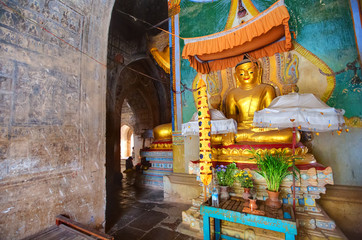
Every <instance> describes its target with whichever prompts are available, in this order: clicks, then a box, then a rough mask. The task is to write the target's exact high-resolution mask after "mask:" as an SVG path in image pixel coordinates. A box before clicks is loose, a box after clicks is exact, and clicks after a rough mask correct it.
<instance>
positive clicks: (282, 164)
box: [250, 149, 299, 192]
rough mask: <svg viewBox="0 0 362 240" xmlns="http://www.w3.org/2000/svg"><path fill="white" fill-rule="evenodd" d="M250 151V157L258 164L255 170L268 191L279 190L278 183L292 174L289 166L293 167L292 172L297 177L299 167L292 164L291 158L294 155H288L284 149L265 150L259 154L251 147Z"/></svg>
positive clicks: (293, 157)
mask: <svg viewBox="0 0 362 240" xmlns="http://www.w3.org/2000/svg"><path fill="white" fill-rule="evenodd" d="M250 152H251V153H252V154H253V157H252V158H251V159H255V160H256V164H257V166H258V170H257V171H256V172H257V173H258V174H260V175H261V176H262V177H264V179H265V181H266V184H267V188H268V190H269V191H272V192H278V191H279V187H280V184H281V183H282V181H283V180H284V178H285V177H286V176H288V175H290V174H292V172H291V171H289V168H290V167H293V168H294V170H295V171H294V172H293V174H294V176H295V177H297V175H296V172H298V173H299V169H298V168H296V167H295V165H293V159H296V158H295V156H292V155H289V156H288V155H287V154H286V152H285V151H277V152H275V153H273V154H272V153H270V152H269V151H265V152H264V153H263V154H261V153H260V152H257V151H255V150H254V149H252V150H250Z"/></svg>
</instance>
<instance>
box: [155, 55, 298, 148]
mask: <svg viewBox="0 0 362 240" xmlns="http://www.w3.org/2000/svg"><path fill="white" fill-rule="evenodd" d="M261 76H262V74H261V68H260V66H259V65H258V64H257V62H252V61H250V60H248V59H246V60H243V61H242V62H241V63H239V64H238V65H237V66H236V67H235V74H234V77H235V79H236V82H237V87H236V88H234V89H232V90H231V91H230V92H229V93H228V94H227V96H226V117H227V118H233V119H235V120H236V122H237V124H238V127H237V133H228V134H217V135H212V137H211V143H212V145H220V144H222V145H224V146H228V145H232V144H248V145H250V144H251V143H258V144H260V143H265V144H270V143H292V141H293V133H292V129H283V130H278V129H274V128H258V127H254V126H253V125H252V124H253V118H254V112H256V111H259V110H262V109H264V108H266V107H268V106H269V104H270V103H271V101H272V100H273V99H274V98H275V97H276V93H275V89H274V87H273V86H271V85H269V84H265V83H262V82H261ZM215 111H218V110H215ZM211 119H213V118H212V116H211ZM171 127H172V126H171V123H169V124H163V125H159V126H157V127H156V128H154V129H153V134H154V140H155V141H156V142H160V141H161V142H163V141H170V140H171V139H172V130H171ZM299 139H300V134H299V132H297V142H299Z"/></svg>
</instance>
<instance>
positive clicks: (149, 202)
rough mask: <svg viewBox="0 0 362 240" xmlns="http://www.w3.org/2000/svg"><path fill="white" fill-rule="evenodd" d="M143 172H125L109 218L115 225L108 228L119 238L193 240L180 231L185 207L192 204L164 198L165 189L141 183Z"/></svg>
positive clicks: (113, 199) (115, 192)
mask: <svg viewBox="0 0 362 240" xmlns="http://www.w3.org/2000/svg"><path fill="white" fill-rule="evenodd" d="M140 178H141V175H140V174H139V173H136V172H132V173H128V174H124V178H123V180H122V181H121V184H120V185H119V186H117V187H115V188H114V189H113V191H114V192H113V194H112V195H113V197H112V199H107V201H112V203H111V205H110V206H111V209H107V213H108V214H107V221H111V222H112V225H111V226H112V227H111V229H109V230H108V231H107V234H110V235H112V236H114V237H115V239H116V240H117V239H127V240H133V239H135V240H137V239H142V240H152V239H157V240H160V239H162V240H168V239H170V240H186V239H187V240H193V239H195V238H192V237H190V236H187V235H184V234H181V233H178V232H176V228H177V226H178V225H179V224H180V223H181V222H182V215H181V214H182V211H184V210H187V209H189V208H190V204H182V203H173V202H164V199H163V190H160V189H153V188H147V187H145V186H142V185H141V184H140V182H141V179H140Z"/></svg>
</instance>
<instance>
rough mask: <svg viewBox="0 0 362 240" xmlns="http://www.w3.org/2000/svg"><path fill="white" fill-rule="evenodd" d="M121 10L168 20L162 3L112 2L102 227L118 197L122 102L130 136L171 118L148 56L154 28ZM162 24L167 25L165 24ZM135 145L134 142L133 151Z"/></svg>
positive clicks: (156, 70) (165, 89) (152, 0)
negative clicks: (127, 110)
mask: <svg viewBox="0 0 362 240" xmlns="http://www.w3.org/2000/svg"><path fill="white" fill-rule="evenodd" d="M160 9H163V10H160ZM156 12H157V14H155V13H156ZM124 13H127V14H129V15H132V16H135V17H136V18H139V19H142V20H144V21H146V22H149V23H152V24H157V23H158V22H161V21H162V20H164V19H167V2H166V1H161V0H140V1H138V2H137V4H135V3H134V1H132V0H123V1H121V0H119V1H116V2H115V4H114V8H113V12H112V18H111V21H110V27H109V37H108V39H109V41H108V57H107V59H108V64H107V65H108V69H107V95H106V98H107V100H106V108H107V114H106V115H107V119H106V128H107V131H106V132H107V134H106V136H107V138H106V183H107V186H106V188H107V206H106V229H109V228H110V227H111V225H112V212H114V209H111V208H112V206H114V205H112V204H113V201H117V199H116V198H114V196H113V195H114V189H116V188H117V184H119V183H120V159H121V154H120V152H121V150H120V142H121V138H122V133H121V126H122V124H121V122H122V121H123V120H124V114H123V112H122V105H123V104H124V103H125V102H127V104H129V106H130V108H131V109H132V111H133V113H134V119H133V122H131V123H129V124H127V125H128V126H132V130H133V134H134V136H135V137H134V138H135V139H138V138H140V137H141V134H142V132H143V131H144V130H145V129H152V128H153V127H154V126H156V125H158V124H161V123H165V122H170V121H171V119H170V118H171V117H170V115H171V114H167V112H168V111H166V109H167V107H168V106H169V99H170V91H169V82H168V81H166V80H165V79H164V81H163V82H161V81H155V80H154V79H156V80H157V79H161V77H160V72H159V71H160V68H158V67H157V66H156V64H155V62H154V61H153V60H152V59H151V58H150V57H149V55H148V49H147V38H148V35H150V34H151V35H152V34H154V30H152V29H151V30H150V29H149V26H145V25H144V24H143V23H141V22H140V21H134V19H133V18H130V17H129V16H128V15H127V14H124ZM164 28H165V29H167V23H166V25H165V26H164ZM140 147H141V146H140V145H137V141H135V152H136V155H137V152H139V149H140ZM136 161H137V159H136Z"/></svg>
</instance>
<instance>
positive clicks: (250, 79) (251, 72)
mask: <svg viewBox="0 0 362 240" xmlns="http://www.w3.org/2000/svg"><path fill="white" fill-rule="evenodd" d="M258 74H259V73H258V68H257V66H256V64H253V63H252V62H248V63H244V64H241V65H239V66H237V68H236V69H235V77H236V79H237V80H238V81H239V83H240V84H241V85H243V84H248V85H250V84H252V85H253V84H258V79H259V78H258V77H259V75H258Z"/></svg>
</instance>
